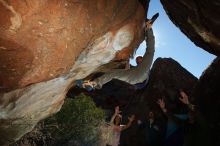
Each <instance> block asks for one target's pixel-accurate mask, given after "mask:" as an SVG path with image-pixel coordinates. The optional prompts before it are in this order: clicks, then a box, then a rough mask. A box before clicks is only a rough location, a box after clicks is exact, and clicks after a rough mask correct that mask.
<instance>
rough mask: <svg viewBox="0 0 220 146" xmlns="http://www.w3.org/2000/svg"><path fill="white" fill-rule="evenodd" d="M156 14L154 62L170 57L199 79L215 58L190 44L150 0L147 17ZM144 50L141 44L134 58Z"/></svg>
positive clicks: (161, 9)
mask: <svg viewBox="0 0 220 146" xmlns="http://www.w3.org/2000/svg"><path fill="white" fill-rule="evenodd" d="M156 12H159V13H160V16H159V17H158V18H157V20H156V21H155V23H154V25H153V30H154V35H155V41H156V42H155V43H156V44H155V46H156V50H155V55H154V60H155V59H156V58H158V57H171V58H173V59H174V60H176V61H178V62H179V63H180V64H181V65H182V66H183V67H184V68H186V69H187V70H188V71H189V72H191V73H192V74H193V75H194V76H196V77H197V78H199V77H200V75H201V74H202V72H203V71H204V70H205V69H206V68H207V67H208V66H209V64H210V63H211V62H212V61H213V59H214V58H215V57H216V56H214V55H212V54H210V53H208V52H206V51H204V50H203V49H201V48H199V47H197V46H196V45H195V44H194V43H193V42H191V41H190V39H188V38H187V37H186V36H185V35H184V34H183V33H182V32H181V31H180V30H179V28H177V27H176V26H175V25H174V24H173V23H172V22H171V21H170V20H169V18H168V16H167V14H166V12H165V11H164V9H163V7H162V5H161V3H160V1H159V0H151V3H150V6H149V10H148V17H149V18H151V17H152V15H154V14H155V13H156ZM145 48H146V44H145V42H143V43H142V44H141V45H140V46H139V48H138V50H137V52H136V55H135V56H138V55H141V56H143V54H144V53H145ZM134 59H135V58H134ZM134 59H131V64H132V65H136V63H135V61H134Z"/></svg>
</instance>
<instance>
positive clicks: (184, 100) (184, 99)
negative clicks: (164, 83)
mask: <svg viewBox="0 0 220 146" xmlns="http://www.w3.org/2000/svg"><path fill="white" fill-rule="evenodd" d="M180 95H181V97H180V98H179V100H180V101H181V102H182V103H183V104H186V105H189V104H190V102H189V97H188V95H187V94H186V93H185V92H183V91H180Z"/></svg>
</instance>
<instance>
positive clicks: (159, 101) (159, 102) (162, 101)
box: [157, 98, 166, 112]
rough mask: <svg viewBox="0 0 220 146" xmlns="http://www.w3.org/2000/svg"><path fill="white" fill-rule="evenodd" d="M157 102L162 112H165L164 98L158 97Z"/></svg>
mask: <svg viewBox="0 0 220 146" xmlns="http://www.w3.org/2000/svg"><path fill="white" fill-rule="evenodd" d="M157 103H158V104H159V106H160V108H161V109H162V111H163V112H166V107H165V106H166V104H165V102H164V100H163V99H162V98H161V99H158V101H157Z"/></svg>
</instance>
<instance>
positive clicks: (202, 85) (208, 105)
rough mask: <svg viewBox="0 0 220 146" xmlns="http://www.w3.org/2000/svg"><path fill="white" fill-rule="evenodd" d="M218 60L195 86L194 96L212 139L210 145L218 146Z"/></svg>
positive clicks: (219, 80)
mask: <svg viewBox="0 0 220 146" xmlns="http://www.w3.org/2000/svg"><path fill="white" fill-rule="evenodd" d="M219 74H220V58H219V57H217V58H216V59H215V60H214V61H213V63H212V64H211V65H210V66H209V67H208V68H207V69H206V70H205V71H204V73H203V74H202V76H201V77H200V79H199V82H198V84H197V86H196V90H195V96H196V98H197V100H198V103H199V108H200V110H201V112H202V113H203V115H204V116H205V118H206V120H207V122H208V125H209V129H210V132H209V134H210V135H211V137H212V140H211V143H210V145H213V146H218V145H220V142H219V139H220V135H219V130H220V98H219V97H220V93H219V91H220V76H219Z"/></svg>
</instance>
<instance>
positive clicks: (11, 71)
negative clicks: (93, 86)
mask: <svg viewBox="0 0 220 146" xmlns="http://www.w3.org/2000/svg"><path fill="white" fill-rule="evenodd" d="M144 15H145V11H144V8H143V7H142V5H141V4H140V3H139V2H138V1H137V0H127V1H125V0H114V1H109V0H95V1H90V0H85V1H78V0H52V1H51V0H45V1H31V0H26V1H14V0H7V1H6V0H0V32H1V36H0V64H1V65H0V95H1V97H0V122H1V123H0V137H1V139H0V145H2V144H3V143H10V142H13V141H14V140H17V139H19V138H20V137H21V136H22V135H23V134H25V133H26V132H28V131H30V130H31V129H32V128H33V127H34V125H35V124H36V123H37V122H38V121H39V120H41V119H43V118H45V117H47V116H49V115H51V114H53V113H55V112H57V111H58V110H59V109H60V107H61V106H62V104H63V99H64V98H65V94H66V92H67V91H68V89H69V88H70V87H71V86H72V83H73V81H74V80H76V79H80V78H84V77H86V76H88V75H89V74H91V73H92V72H94V71H96V69H97V68H98V67H100V66H102V65H104V64H106V63H109V62H111V61H112V60H118V59H127V58H128V57H129V55H130V54H132V53H133V51H134V48H135V47H136V46H137V45H138V44H140V42H141V41H142V40H143V38H144V37H143V22H144Z"/></svg>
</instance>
